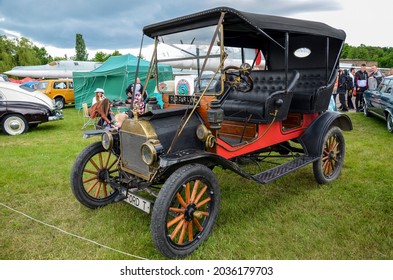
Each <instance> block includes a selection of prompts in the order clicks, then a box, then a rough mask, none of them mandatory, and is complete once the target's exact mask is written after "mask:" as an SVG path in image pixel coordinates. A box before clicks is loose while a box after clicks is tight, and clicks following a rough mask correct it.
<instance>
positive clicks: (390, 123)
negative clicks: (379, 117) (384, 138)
mask: <svg viewBox="0 0 393 280" xmlns="http://www.w3.org/2000/svg"><path fill="white" fill-rule="evenodd" d="M386 128H387V129H388V131H389V132H391V133H393V116H392V114H390V113H388V114H387V116H386Z"/></svg>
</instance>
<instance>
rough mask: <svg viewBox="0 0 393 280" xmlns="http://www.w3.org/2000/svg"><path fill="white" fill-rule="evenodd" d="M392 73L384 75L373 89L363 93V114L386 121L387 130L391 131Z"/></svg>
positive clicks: (392, 115) (392, 112)
mask: <svg viewBox="0 0 393 280" xmlns="http://www.w3.org/2000/svg"><path fill="white" fill-rule="evenodd" d="M392 86H393V75H392V76H388V77H385V78H384V79H383V80H382V82H381V83H380V84H379V86H378V87H377V88H376V89H374V90H366V91H365V92H364V93H363V101H364V111H363V112H364V115H365V116H366V117H369V116H370V115H375V116H377V117H379V118H381V119H383V120H385V121H386V127H387V129H388V131H389V132H393V95H392Z"/></svg>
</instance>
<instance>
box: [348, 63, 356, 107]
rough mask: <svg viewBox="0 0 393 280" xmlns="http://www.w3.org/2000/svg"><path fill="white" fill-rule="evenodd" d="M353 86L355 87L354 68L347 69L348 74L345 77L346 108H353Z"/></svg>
mask: <svg viewBox="0 0 393 280" xmlns="http://www.w3.org/2000/svg"><path fill="white" fill-rule="evenodd" d="M354 87H355V68H351V69H349V74H348V77H347V103H348V109H349V110H353V109H355V106H354V105H353V102H352V96H354V95H355V94H354Z"/></svg>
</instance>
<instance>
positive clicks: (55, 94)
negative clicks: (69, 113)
mask: <svg viewBox="0 0 393 280" xmlns="http://www.w3.org/2000/svg"><path fill="white" fill-rule="evenodd" d="M36 89H37V90H39V91H41V92H43V93H44V94H46V95H47V96H48V97H49V98H50V99H54V100H55V103H56V106H57V107H58V108H59V109H63V108H64V106H65V104H71V103H74V102H75V96H74V82H73V81H72V80H71V79H56V80H42V81H40V82H38V84H37V86H36Z"/></svg>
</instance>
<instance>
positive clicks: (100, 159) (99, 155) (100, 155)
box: [98, 153, 103, 168]
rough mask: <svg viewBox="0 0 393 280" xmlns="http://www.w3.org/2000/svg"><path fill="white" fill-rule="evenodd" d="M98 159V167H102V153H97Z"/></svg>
mask: <svg viewBox="0 0 393 280" xmlns="http://www.w3.org/2000/svg"><path fill="white" fill-rule="evenodd" d="M98 159H99V161H100V168H103V163H102V153H99V154H98Z"/></svg>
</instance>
